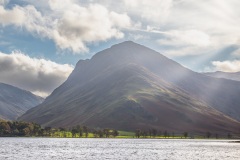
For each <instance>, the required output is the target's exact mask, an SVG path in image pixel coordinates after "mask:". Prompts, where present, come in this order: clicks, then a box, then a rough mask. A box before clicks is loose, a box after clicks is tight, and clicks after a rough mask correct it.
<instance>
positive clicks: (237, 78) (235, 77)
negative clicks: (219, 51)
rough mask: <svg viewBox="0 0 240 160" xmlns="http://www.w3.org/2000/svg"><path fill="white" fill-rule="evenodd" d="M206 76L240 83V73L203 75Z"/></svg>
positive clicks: (218, 72) (209, 73) (219, 72)
mask: <svg viewBox="0 0 240 160" xmlns="http://www.w3.org/2000/svg"><path fill="white" fill-rule="evenodd" d="M204 74H205V75H207V76H211V77H216V78H224V79H230V80H234V81H240V72H221V71H217V72H208V73H204Z"/></svg>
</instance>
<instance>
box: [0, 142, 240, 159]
mask: <svg viewBox="0 0 240 160" xmlns="http://www.w3.org/2000/svg"><path fill="white" fill-rule="evenodd" d="M239 149H240V143H229V141H227V140H181V139H180V140H167V139H161V140H158V139H84V138H83V139H79V138H75V139H68V138H0V160H4V159H7V160H16V159H20V160H55V159H56V160H58V159H64V160H65V159H90V160H91V159H92V160H95V159H101V160H102V159H119V160H126V159H138V160H139V159H144V160H147V159H151V160H152V159H158V160H162V159H171V160H172V159H176V160H185V159H189V160H192V159H200V160H211V159H212V160H216V159H219V160H225V159H226V160H239V159H240V151H239Z"/></svg>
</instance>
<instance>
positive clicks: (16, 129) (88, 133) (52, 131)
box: [0, 120, 239, 139]
mask: <svg viewBox="0 0 240 160" xmlns="http://www.w3.org/2000/svg"><path fill="white" fill-rule="evenodd" d="M236 135H237V134H232V133H227V134H225V135H223V134H218V133H211V132H209V131H208V132H206V133H205V134H201V135H199V134H194V133H188V132H182V133H175V132H168V131H166V130H165V131H159V130H157V129H154V128H152V129H147V130H146V129H145V130H141V129H137V130H135V133H134V135H133V136H128V138H216V139H218V138H229V139H231V138H236V137H237V136H236ZM0 136H1V137H24V136H25V137H63V138H64V137H65V138H69V137H72V138H88V137H94V138H115V137H117V136H119V131H117V130H115V129H108V128H104V129H93V128H89V127H87V126H80V125H77V126H74V127H72V128H68V129H66V128H62V127H59V128H51V127H45V128H42V127H41V126H40V125H39V124H37V123H30V122H23V121H3V120H0ZM238 138H239V135H238Z"/></svg>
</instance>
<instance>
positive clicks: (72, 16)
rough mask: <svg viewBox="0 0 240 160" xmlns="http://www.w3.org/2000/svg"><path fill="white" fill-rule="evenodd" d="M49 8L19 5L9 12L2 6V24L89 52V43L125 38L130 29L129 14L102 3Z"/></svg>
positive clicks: (62, 4) (65, 3) (62, 46)
mask: <svg viewBox="0 0 240 160" xmlns="http://www.w3.org/2000/svg"><path fill="white" fill-rule="evenodd" d="M46 3H48V6H47V8H44V10H39V9H37V8H36V7H35V6H34V5H31V4H29V5H26V6H19V5H15V6H14V7H13V8H11V9H7V8H6V7H5V6H4V5H3V4H5V2H4V1H3V2H1V3H0V25H2V26H7V25H13V26H16V27H18V28H23V29H25V30H26V31H28V32H30V33H32V34H33V35H36V36H38V37H42V38H49V39H51V40H53V41H54V42H55V44H56V46H57V47H58V48H60V49H63V50H64V49H66V50H70V51H71V52H72V53H83V52H87V51H88V48H87V44H89V43H93V42H99V41H106V40H109V39H111V38H116V39H119V38H123V37H124V33H123V32H122V29H124V28H126V27H130V25H131V19H130V18H129V17H128V15H127V14H125V13H122V14H119V13H116V12H114V11H109V10H108V9H107V8H106V7H104V6H102V5H100V4H88V5H80V4H79V3H76V2H75V1H72V0H69V1H62V2H59V1H56V0H49V1H48V2H46Z"/></svg>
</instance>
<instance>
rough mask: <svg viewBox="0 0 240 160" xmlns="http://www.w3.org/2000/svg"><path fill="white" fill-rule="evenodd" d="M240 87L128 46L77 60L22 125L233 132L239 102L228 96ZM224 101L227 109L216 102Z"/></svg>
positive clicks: (120, 46)
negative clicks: (57, 86)
mask: <svg viewBox="0 0 240 160" xmlns="http://www.w3.org/2000/svg"><path fill="white" fill-rule="evenodd" d="M219 84H224V85H226V86H227V88H228V87H229V88H230V89H229V90H228V89H226V88H224V87H222V86H221V87H222V88H221V87H219V86H218V85H219ZM239 84H240V83H238V82H236V83H235V82H232V81H228V80H221V79H220V80H219V79H216V78H211V77H208V76H205V75H202V74H199V73H195V72H192V71H191V70H188V69H186V68H184V67H182V66H181V65H180V64H178V63H176V62H174V61H172V60H170V59H168V58H166V57H164V56H163V55H161V54H159V53H157V52H155V51H153V50H151V49H149V48H146V47H144V46H141V45H138V44H136V43H133V42H129V41H128V42H123V43H121V44H118V45H114V46H112V47H111V48H109V49H106V50H104V51H102V52H99V53H97V54H96V55H94V56H93V57H92V59H91V60H80V61H79V62H78V64H77V65H76V68H75V70H74V71H73V73H72V74H71V75H70V77H69V78H68V80H67V81H66V82H65V83H63V84H62V85H61V86H60V87H59V88H57V89H56V90H55V91H54V92H53V93H52V94H51V95H50V96H49V97H48V98H47V99H46V100H45V101H44V103H42V104H40V105H39V106H37V107H35V108H33V109H31V110H29V111H28V112H27V113H26V114H24V115H23V116H22V117H21V118H20V119H21V120H28V121H35V122H38V123H40V124H43V125H45V126H65V127H69V126H74V125H77V124H85V125H88V126H91V127H100V128H103V127H110V128H116V129H122V130H135V129H137V128H149V127H153V128H158V129H168V130H175V131H186V130H189V131H190V130H191V131H197V132H204V131H206V130H212V131H223V132H225V131H234V130H235V129H236V128H238V126H239V122H237V121H235V120H233V119H232V118H236V117H237V115H235V114H234V113H235V112H237V113H240V109H239V107H238V106H236V105H234V104H231V103H232V102H235V100H236V103H237V102H239V100H237V97H236V96H235V97H230V98H231V99H229V97H228V95H227V94H229V93H231V94H236V93H237V94H238V95H239V94H240V88H238V89H236V86H239ZM224 90H225V91H226V94H224V93H218V91H219V92H221V91H224ZM215 91H217V92H215ZM231 91H233V93H232V92H231ZM218 96H220V97H218ZM223 97H224V98H225V100H226V101H227V102H228V103H229V104H230V107H229V108H227V107H225V104H226V103H227V102H225V101H224V102H220V103H219V102H218V101H221V98H223ZM232 100H233V101H232ZM222 103H223V104H222ZM233 111H234V112H233ZM222 112H223V113H222ZM227 112H230V113H227ZM231 112H233V113H231ZM225 113H227V114H228V115H229V116H231V117H232V118H230V117H228V116H225V115H224V114H225ZM238 118H239V117H238Z"/></svg>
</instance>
